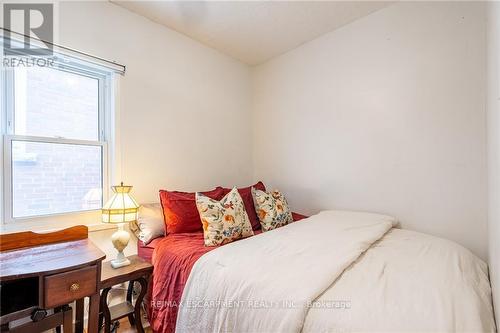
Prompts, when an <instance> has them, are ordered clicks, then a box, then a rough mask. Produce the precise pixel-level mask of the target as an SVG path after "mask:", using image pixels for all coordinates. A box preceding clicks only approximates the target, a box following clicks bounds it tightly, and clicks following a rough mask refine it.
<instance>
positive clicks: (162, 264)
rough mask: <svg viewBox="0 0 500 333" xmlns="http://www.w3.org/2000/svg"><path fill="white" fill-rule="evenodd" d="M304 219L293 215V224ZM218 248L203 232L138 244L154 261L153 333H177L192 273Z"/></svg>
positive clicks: (175, 235) (150, 307)
mask: <svg viewBox="0 0 500 333" xmlns="http://www.w3.org/2000/svg"><path fill="white" fill-rule="evenodd" d="M304 217H305V216H304V215H300V214H295V213H294V214H293V218H294V221H298V220H301V219H303V218H304ZM260 232H261V231H260V230H258V231H256V234H257V233H260ZM215 248H216V247H206V246H205V245H204V243H203V233H202V232H199V233H185V234H170V235H168V236H166V237H162V238H157V239H155V240H153V241H152V242H151V243H150V244H148V245H147V246H144V245H142V244H141V242H139V248H138V254H139V256H141V257H143V258H144V259H146V260H151V262H152V263H153V266H154V272H153V278H152V286H151V288H149V292H150V295H149V304H148V317H149V322H150V324H151V328H152V329H153V331H154V332H157V333H170V332H175V323H176V320H177V311H178V307H179V303H180V301H181V297H182V292H183V291H184V285H185V284H186V282H187V279H188V277H189V273H190V272H191V269H192V268H193V265H194V263H195V262H196V260H198V258H200V257H201V256H202V255H203V254H205V253H207V252H209V251H211V250H213V249H215ZM151 255H152V256H151Z"/></svg>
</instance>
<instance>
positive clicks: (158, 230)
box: [136, 203, 165, 245]
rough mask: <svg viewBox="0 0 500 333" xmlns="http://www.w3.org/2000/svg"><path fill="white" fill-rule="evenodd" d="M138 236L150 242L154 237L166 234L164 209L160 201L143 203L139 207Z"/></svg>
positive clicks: (146, 242) (145, 241)
mask: <svg viewBox="0 0 500 333" xmlns="http://www.w3.org/2000/svg"><path fill="white" fill-rule="evenodd" d="M138 215H139V216H138V217H137V227H138V230H137V232H136V235H137V238H139V239H140V240H141V241H143V242H144V244H146V245H147V244H148V243H149V242H151V241H152V240H153V239H155V238H158V237H163V236H165V222H164V220H163V210H162V208H161V205H160V204H159V203H150V204H143V205H141V207H140V208H139V214H138Z"/></svg>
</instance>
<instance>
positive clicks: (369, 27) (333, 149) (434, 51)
mask: <svg viewBox="0 0 500 333" xmlns="http://www.w3.org/2000/svg"><path fill="white" fill-rule="evenodd" d="M484 6H485V5H484V3H471V2H464V3H461V2H402V3H397V4H394V5H391V6H389V7H387V8H385V9H383V10H381V11H378V12H376V13H374V14H371V15H369V16H367V17H364V18H362V19H360V20H358V21H355V22H353V23H351V24H349V25H347V26H344V27H343V28H340V29H339V30H336V31H334V32H331V33H329V34H326V35H324V36H322V37H320V38H318V39H316V40H314V41H312V42H309V43H307V44H304V45H303V46H301V47H299V48H297V49H295V50H292V51H291V52H288V53H286V54H284V55H282V56H280V57H278V58H275V59H274V60H272V61H270V62H268V63H266V64H264V65H261V66H259V67H257V68H256V70H255V73H254V100H253V104H254V116H253V124H254V166H255V171H254V176H255V178H256V179H262V180H263V181H265V182H266V183H270V184H271V185H273V186H275V187H278V188H281V189H283V190H284V192H285V193H287V194H288V197H289V201H290V204H291V206H292V208H293V209H294V210H296V211H299V212H305V213H313V212H317V211H318V210H320V209H329V208H330V209H331V208H336V209H352V210H366V211H374V212H381V213H387V214H391V215H394V216H396V217H398V218H399V219H400V220H401V222H402V225H403V227H405V228H409V229H414V230H419V231H422V232H428V233H431V234H434V235H439V236H443V237H446V238H449V239H452V240H455V241H457V242H459V243H461V244H463V245H465V246H466V247H468V248H469V249H471V250H472V251H473V252H474V253H476V254H477V255H479V256H480V257H482V258H486V253H487V214H486V211H487V184H486V181H487V180H486V118H485V117H486V115H485V57H486V54H485V48H486V47H485V45H486V44H485V37H484V36H485V7H484Z"/></svg>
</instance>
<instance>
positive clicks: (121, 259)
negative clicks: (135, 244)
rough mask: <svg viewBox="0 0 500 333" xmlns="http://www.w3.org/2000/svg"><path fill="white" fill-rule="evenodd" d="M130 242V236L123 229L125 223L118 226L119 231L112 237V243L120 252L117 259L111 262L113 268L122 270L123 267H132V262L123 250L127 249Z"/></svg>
mask: <svg viewBox="0 0 500 333" xmlns="http://www.w3.org/2000/svg"><path fill="white" fill-rule="evenodd" d="M129 240H130V235H129V233H128V232H126V231H125V230H124V229H123V223H120V224H119V225H118V230H117V231H116V232H115V233H114V234H113V235H112V236H111V241H112V242H113V246H114V247H115V249H116V250H117V251H118V254H117V255H116V259H114V260H111V267H113V268H120V267H123V266H127V265H130V260H128V259H127V257H125V255H124V254H123V250H125V248H126V247H127V244H128V241H129Z"/></svg>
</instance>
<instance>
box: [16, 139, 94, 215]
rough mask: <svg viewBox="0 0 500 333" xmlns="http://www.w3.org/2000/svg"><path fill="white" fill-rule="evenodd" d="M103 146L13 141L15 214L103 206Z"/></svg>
mask: <svg viewBox="0 0 500 333" xmlns="http://www.w3.org/2000/svg"><path fill="white" fill-rule="evenodd" d="M101 170H102V147H101V146H85V145H73V144H61V143H45V142H26V141H12V192H13V193H12V199H13V200H12V201H13V202H12V206H13V207H12V208H13V217H14V218H20V217H21V218H22V217H29V216H39V215H47V214H57V213H67V212H75V211H81V210H92V209H100V208H101V205H102V171H101Z"/></svg>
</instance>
